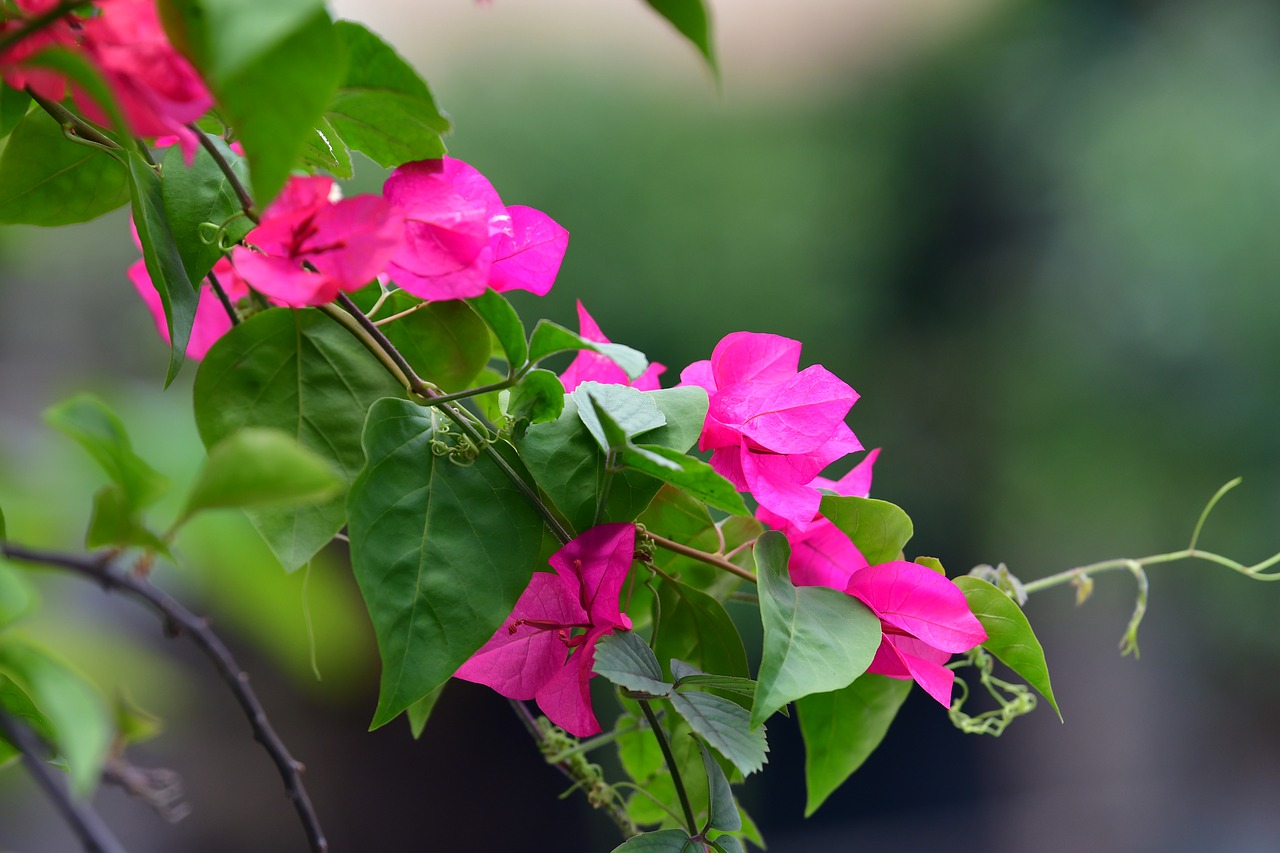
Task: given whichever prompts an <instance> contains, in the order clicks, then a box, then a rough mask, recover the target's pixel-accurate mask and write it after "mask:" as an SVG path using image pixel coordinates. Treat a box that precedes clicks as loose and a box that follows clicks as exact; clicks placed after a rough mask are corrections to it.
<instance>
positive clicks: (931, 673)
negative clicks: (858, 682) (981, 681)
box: [867, 636, 956, 708]
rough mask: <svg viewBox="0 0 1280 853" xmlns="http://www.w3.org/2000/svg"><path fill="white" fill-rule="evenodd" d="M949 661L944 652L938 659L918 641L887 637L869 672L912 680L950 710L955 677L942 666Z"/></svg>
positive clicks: (877, 650) (935, 652) (935, 653)
mask: <svg viewBox="0 0 1280 853" xmlns="http://www.w3.org/2000/svg"><path fill="white" fill-rule="evenodd" d="M948 657H950V656H949V655H947V654H946V653H945V652H943V653H941V658H939V656H938V652H937V650H936V649H931V648H930V647H929V646H927V645H926V644H924V643H921V642H920V641H919V640H915V639H913V638H911V637H902V636H885V637H884V639H883V640H881V642H880V648H878V649H876V656H875V658H874V659H873V660H872V661H871V666H869V667H867V672H873V673H876V674H879V675H887V676H889V677H890V678H904V679H905V678H911V679H914V680H915V682H916V683H917V684H919V685H920V686H921V687H922V688H923V689H924V692H926V693H928V694H929V695H930V696H932V697H933V698H934V699H936V700H937V701H938V702H939V703H941V704H942V706H943V707H944V708H950V707H951V688H952V686H953V684H954V683H955V677H956V676H955V673H954V672H952V671H951V670H949V669H947V668H946V667H945V666H943V665H942V664H944V663H946V660H947V658H948Z"/></svg>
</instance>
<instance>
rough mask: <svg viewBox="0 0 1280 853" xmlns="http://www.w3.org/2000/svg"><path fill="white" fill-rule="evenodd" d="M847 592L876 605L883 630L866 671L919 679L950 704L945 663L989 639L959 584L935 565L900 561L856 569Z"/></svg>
mask: <svg viewBox="0 0 1280 853" xmlns="http://www.w3.org/2000/svg"><path fill="white" fill-rule="evenodd" d="M845 592H847V593H849V595H852V596H853V597H854V598H856V599H858V600H859V601H861V602H862V603H863V604H865V605H867V607H869V608H871V610H872V612H874V613H875V614H876V616H878V617H880V625H881V627H882V628H883V630H884V635H883V637H882V638H881V640H880V648H878V649H877V650H876V655H875V658H874V659H873V660H872V662H871V666H870V667H869V668H868V669H867V671H868V672H874V673H878V674H880V675H887V676H889V677H891V678H904V679H905V678H911V679H915V682H916V683H917V684H919V685H920V686H921V687H922V688H924V691H925V692H926V693H928V694H929V695H930V696H932V697H933V698H934V699H937V700H938V701H939V702H941V703H942V705H943V706H944V707H950V706H951V687H952V683H953V682H954V681H955V673H953V672H952V671H951V670H949V669H947V668H946V667H945V666H943V664H945V663H946V662H947V659H948V658H950V657H951V655H952V654H955V653H959V652H967V651H969V650H970V649H972V648H973V647H974V646H977V645H978V644H980V643H982V642H984V641H985V640H986V639H987V632H986V631H985V630H984V629H983V627H982V624H981V623H980V622H979V621H978V619H977V617H976V616H974V615H973V612H972V611H971V610H970V609H969V604H968V602H967V601H966V600H965V597H964V593H963V592H961V591H960V588H959V587H958V586H956V585H955V584H954V583H952V582H951V581H949V580H948V579H947V578H945V577H943V576H942V575H941V574H939V573H937V572H935V571H934V570H933V569H930V568H928V567H926V566H921V565H919V564H918V563H908V562H905V561H902V560H895V561H893V562H890V563H883V564H881V565H878V566H868V567H866V568H862V569H858V570H857V571H855V572H853V573H852V574H851V575H850V576H849V582H848V584H847V585H846V586H845Z"/></svg>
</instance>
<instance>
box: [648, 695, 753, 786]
mask: <svg viewBox="0 0 1280 853" xmlns="http://www.w3.org/2000/svg"><path fill="white" fill-rule="evenodd" d="M670 702H671V707H672V708H674V709H675V712H676V713H677V714H679V715H680V716H681V717H683V718H684V720H685V722H687V723H688V724H689V727H690V728H691V729H693V730H694V732H696V733H697V734H699V735H701V736H702V737H704V738H706V740H707V743H709V744H711V745H712V746H714V747H715V748H716V750H717V751H718V752H719V753H720V754H721V755H723V756H724V757H725V758H727V759H728V760H729V762H730V763H731V764H733V766H734V767H736V768H738V771H739V772H740V773H742V775H743V776H750V775H751V774H752V773H754V772H756V771H757V770H759V769H760V768H761V767H763V766H764V763H765V761H767V759H766V758H765V753H767V752H768V751H769V745H768V743H767V742H766V741H765V727H764V726H755V727H753V726H752V725H751V714H750V712H748V711H747V709H746V708H743V707H742V706H741V705H739V704H738V703H737V702H733V701H731V700H729V699H725V698H724V697H723V696H716V695H715V694H714V693H698V692H696V691H689V692H683V693H672V694H671V696H670Z"/></svg>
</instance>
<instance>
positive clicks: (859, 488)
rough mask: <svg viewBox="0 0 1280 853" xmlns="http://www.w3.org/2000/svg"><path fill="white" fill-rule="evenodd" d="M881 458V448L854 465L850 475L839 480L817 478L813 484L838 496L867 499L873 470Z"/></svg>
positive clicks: (869, 453)
mask: <svg viewBox="0 0 1280 853" xmlns="http://www.w3.org/2000/svg"><path fill="white" fill-rule="evenodd" d="M879 456H880V448H878V447H877V448H876V449H875V450H871V451H868V453H867V455H866V456H864V457H863V458H862V461H861V462H859V463H858V464H857V465H854V466H853V468H852V469H850V471H849V473H847V474H845V475H844V476H843V477H841V478H840V479H839V480H828V479H826V478H825V477H817V478H815V479H814V481H813V484H814V485H815V486H817V487H818V488H820V489H827V490H829V491H832V492H835V493H836V494H837V495H844V496H846V497H851V498H865V497H867V496H868V495H870V494H871V469H872V467H873V466H874V465H875V464H876V459H877V457H879Z"/></svg>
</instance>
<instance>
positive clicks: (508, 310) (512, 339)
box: [467, 289, 529, 369]
mask: <svg viewBox="0 0 1280 853" xmlns="http://www.w3.org/2000/svg"><path fill="white" fill-rule="evenodd" d="M467 304H468V305H470V306H471V307H472V308H473V309H474V310H475V312H476V313H477V314H479V315H480V316H481V317H483V318H484V321H485V322H486V323H488V324H489V328H490V329H492V330H493V334H494V336H495V337H497V339H498V344H499V345H500V346H501V347H502V351H503V352H504V353H506V354H507V363H508V364H509V365H511V367H512V368H513V369H514V368H518V367H522V366H523V365H524V363H525V362H526V361H528V359H529V344H528V342H527V341H526V340H525V338H524V324H523V323H521V322H520V315H519V314H517V313H516V309H514V308H512V307H511V303H510V302H508V301H507V298H506V297H505V296H503V295H502V294H501V293H498V292H497V291H496V290H492V289H490V290H486V291H485V292H484V294H483V295H482V296H477V297H475V298H474V299H468V300H467Z"/></svg>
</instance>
